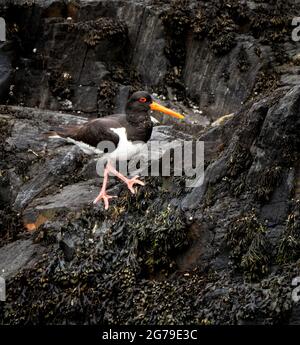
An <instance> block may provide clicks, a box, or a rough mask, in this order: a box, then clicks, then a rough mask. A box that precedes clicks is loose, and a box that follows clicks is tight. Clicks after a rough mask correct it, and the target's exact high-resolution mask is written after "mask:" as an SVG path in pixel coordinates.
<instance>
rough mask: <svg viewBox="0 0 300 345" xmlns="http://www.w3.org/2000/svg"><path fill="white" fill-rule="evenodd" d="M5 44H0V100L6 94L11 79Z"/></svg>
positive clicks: (9, 62) (10, 67) (10, 68)
mask: <svg viewBox="0 0 300 345" xmlns="http://www.w3.org/2000/svg"><path fill="white" fill-rule="evenodd" d="M5 47H6V44H5V43H4V42H0V100H2V101H3V100H4V98H5V97H6V96H7V94H8V89H9V83H10V80H11V77H12V66H11V61H10V58H9V56H8V55H7V53H6V52H5Z"/></svg>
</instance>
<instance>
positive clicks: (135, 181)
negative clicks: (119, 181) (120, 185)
mask: <svg viewBox="0 0 300 345" xmlns="http://www.w3.org/2000/svg"><path fill="white" fill-rule="evenodd" d="M138 177H139V176H134V177H133V178H132V179H130V180H128V181H127V187H128V189H129V190H130V191H131V193H132V194H135V189H134V188H133V185H134V184H139V185H141V186H145V183H144V182H143V181H141V180H139V179H138Z"/></svg>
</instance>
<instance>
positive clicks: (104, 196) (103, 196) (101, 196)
mask: <svg viewBox="0 0 300 345" xmlns="http://www.w3.org/2000/svg"><path fill="white" fill-rule="evenodd" d="M112 198H117V196H116V195H108V194H106V192H102V191H101V192H100V193H99V195H98V196H97V197H96V199H95V200H94V201H93V203H94V204H97V202H99V201H100V200H101V199H103V202H104V208H105V209H106V210H108V207H109V199H112Z"/></svg>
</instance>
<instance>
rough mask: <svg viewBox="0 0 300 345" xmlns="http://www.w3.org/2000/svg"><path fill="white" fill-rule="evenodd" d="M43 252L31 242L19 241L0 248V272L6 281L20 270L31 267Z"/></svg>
mask: <svg viewBox="0 0 300 345" xmlns="http://www.w3.org/2000/svg"><path fill="white" fill-rule="evenodd" d="M42 252H43V250H42V248H41V247H40V246H38V245H36V244H33V243H32V241H31V240H18V241H15V242H13V243H10V244H7V245H6V246H4V247H1V248H0V272H1V276H2V277H3V278H5V279H9V278H10V277H12V276H14V275H16V274H17V273H18V272H19V270H20V269H23V268H25V267H30V266H31V265H33V264H34V262H35V260H36V259H37V258H38V257H41V254H42Z"/></svg>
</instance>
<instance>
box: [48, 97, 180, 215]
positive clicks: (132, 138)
mask: <svg viewBox="0 0 300 345" xmlns="http://www.w3.org/2000/svg"><path fill="white" fill-rule="evenodd" d="M150 110H154V111H160V112H163V113H165V114H167V115H170V116H172V117H174V118H177V119H184V115H182V114H179V113H177V112H175V111H173V110H171V109H169V108H166V107H164V106H162V105H161V104H159V103H156V102H155V101H154V100H153V97H152V96H151V94H149V93H148V92H146V91H137V92H134V93H133V94H132V95H131V96H130V97H129V99H128V101H127V104H126V107H125V114H113V115H109V116H105V117H101V118H96V119H93V120H90V121H88V122H86V123H84V124H83V125H79V126H77V127H74V128H71V129H65V130H62V131H56V132H54V135H53V136H52V137H62V138H68V139H70V140H71V142H73V143H76V142H81V143H84V144H87V145H89V147H95V148H96V147H98V146H99V143H101V142H104V141H105V142H107V141H109V142H112V143H113V144H114V147H115V149H114V150H113V151H111V152H108V153H106V154H105V155H104V156H105V159H106V162H105V163H106V164H105V167H104V173H103V182H102V187H101V189H100V192H99V194H98V196H97V197H96V198H95V200H94V201H93V203H94V204H97V203H98V202H99V201H100V200H103V202H104V208H105V210H107V209H108V208H109V200H110V199H112V198H117V196H115V195H108V194H107V191H106V188H107V184H108V178H109V174H113V175H115V176H116V177H117V178H119V179H120V180H121V181H123V182H124V183H125V184H126V185H127V188H128V189H129V190H130V192H131V193H133V194H135V190H134V188H133V187H134V185H141V186H144V185H145V183H144V182H143V181H141V180H140V179H139V176H134V177H132V178H128V177H126V176H124V175H123V174H121V173H120V172H119V171H118V170H117V169H116V167H115V164H113V161H114V162H115V161H122V160H129V159H130V158H131V157H133V156H134V155H136V154H137V153H138V152H139V151H140V150H141V145H142V144H143V143H144V144H146V143H147V142H148V141H149V139H150V137H151V134H152V129H153V120H152V117H151V115H150Z"/></svg>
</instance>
